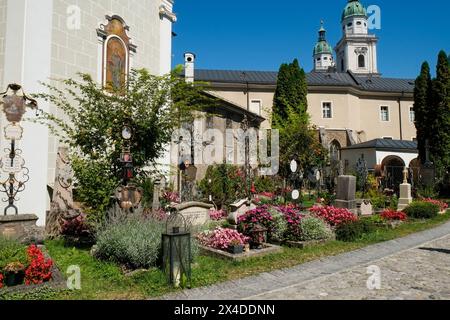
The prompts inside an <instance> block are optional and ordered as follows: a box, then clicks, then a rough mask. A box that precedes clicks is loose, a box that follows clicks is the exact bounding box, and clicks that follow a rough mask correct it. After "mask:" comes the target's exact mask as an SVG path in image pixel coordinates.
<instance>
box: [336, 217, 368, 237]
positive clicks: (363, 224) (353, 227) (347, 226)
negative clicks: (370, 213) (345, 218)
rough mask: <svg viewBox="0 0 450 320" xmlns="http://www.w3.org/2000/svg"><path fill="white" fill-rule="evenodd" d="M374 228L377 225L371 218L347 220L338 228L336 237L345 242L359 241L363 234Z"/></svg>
mask: <svg viewBox="0 0 450 320" xmlns="http://www.w3.org/2000/svg"><path fill="white" fill-rule="evenodd" d="M374 229H375V226H374V225H373V223H372V222H371V221H369V220H365V219H364V220H357V221H350V222H346V223H344V224H341V225H339V226H338V227H337V228H336V239H337V240H338V241H344V242H353V241H358V240H360V239H361V238H362V237H363V235H365V234H368V233H372V232H373V231H374Z"/></svg>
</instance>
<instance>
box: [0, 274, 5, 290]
mask: <svg viewBox="0 0 450 320" xmlns="http://www.w3.org/2000/svg"><path fill="white" fill-rule="evenodd" d="M3 278H4V276H3V274H1V273H0V289H1V288H3Z"/></svg>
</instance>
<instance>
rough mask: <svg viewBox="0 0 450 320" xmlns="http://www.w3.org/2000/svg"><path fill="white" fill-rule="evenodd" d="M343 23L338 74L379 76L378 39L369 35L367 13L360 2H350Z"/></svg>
mask: <svg viewBox="0 0 450 320" xmlns="http://www.w3.org/2000/svg"><path fill="white" fill-rule="evenodd" d="M341 23H342V33H343V37H342V39H341V41H339V43H338V44H337V46H336V48H335V51H336V56H337V70H338V72H347V71H348V70H350V71H352V72H353V73H356V74H371V75H378V68H377V42H378V38H377V37H376V36H375V35H371V34H369V27H368V17H367V11H366V9H365V8H364V6H363V5H362V4H361V3H360V2H359V0H348V3H347V5H346V6H345V8H344V12H343V13H342V20H341Z"/></svg>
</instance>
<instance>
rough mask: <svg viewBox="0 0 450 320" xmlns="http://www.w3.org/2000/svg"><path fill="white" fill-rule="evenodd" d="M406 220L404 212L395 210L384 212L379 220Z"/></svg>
mask: <svg viewBox="0 0 450 320" xmlns="http://www.w3.org/2000/svg"><path fill="white" fill-rule="evenodd" d="M407 218H408V217H407V215H406V214H405V213H404V212H400V211H395V210H384V211H383V213H382V214H381V219H383V220H395V221H405V220H406V219H407Z"/></svg>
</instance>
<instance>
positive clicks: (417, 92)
mask: <svg viewBox="0 0 450 320" xmlns="http://www.w3.org/2000/svg"><path fill="white" fill-rule="evenodd" d="M430 101H431V74H430V66H429V64H428V62H424V63H423V64H422V69H421V71H420V75H419V76H418V77H417V79H416V83H415V88H414V112H415V116H416V120H415V124H416V129H417V143H418V148H419V159H420V161H421V162H422V163H425V159H426V156H425V154H426V153H425V151H426V147H425V146H426V140H427V139H429V138H430V130H429V125H430V124H429V117H428V116H429V112H430V111H431V110H430V108H429V106H430ZM430 116H431V115H430Z"/></svg>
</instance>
